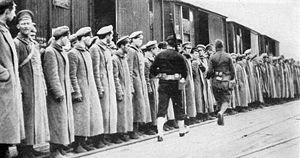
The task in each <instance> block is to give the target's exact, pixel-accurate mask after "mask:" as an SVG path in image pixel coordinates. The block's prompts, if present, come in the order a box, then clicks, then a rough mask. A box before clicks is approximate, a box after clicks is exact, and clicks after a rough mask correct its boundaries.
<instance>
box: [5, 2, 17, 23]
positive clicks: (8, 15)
mask: <svg viewBox="0 0 300 158" xmlns="http://www.w3.org/2000/svg"><path fill="white" fill-rule="evenodd" d="M5 15H6V19H7V20H8V21H12V20H13V19H14V17H15V16H16V4H14V5H13V8H12V10H10V9H6V11H5Z"/></svg>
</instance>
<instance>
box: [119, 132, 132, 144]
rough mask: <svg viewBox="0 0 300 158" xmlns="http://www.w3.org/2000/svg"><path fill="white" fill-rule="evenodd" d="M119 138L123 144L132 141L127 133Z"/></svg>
mask: <svg viewBox="0 0 300 158" xmlns="http://www.w3.org/2000/svg"><path fill="white" fill-rule="evenodd" d="M119 137H120V139H121V140H122V141H123V142H128V141H129V140H130V138H129V136H128V135H127V134H125V133H120V134H119Z"/></svg>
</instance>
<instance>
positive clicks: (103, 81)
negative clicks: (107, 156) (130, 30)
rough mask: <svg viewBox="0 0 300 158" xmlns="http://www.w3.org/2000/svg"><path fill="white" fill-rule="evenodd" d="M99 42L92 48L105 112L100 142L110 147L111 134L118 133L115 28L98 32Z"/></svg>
mask: <svg viewBox="0 0 300 158" xmlns="http://www.w3.org/2000/svg"><path fill="white" fill-rule="evenodd" d="M97 36H98V37H99V40H97V41H96V42H95V44H94V45H93V46H92V47H91V48H90V53H91V56H92V61H93V70H94V77H95V81H96V86H97V90H98V94H99V97H100V102H101V106H102V112H103V126H104V134H105V135H101V137H100V141H101V140H102V141H103V143H104V144H106V145H110V144H111V141H110V139H109V134H115V133H117V116H118V109H117V99H116V88H115V81H114V76H113V63H112V55H113V50H112V49H111V48H110V43H111V42H112V38H113V27H112V26H111V25H109V26H105V27H102V28H100V29H99V30H98V32H97Z"/></svg>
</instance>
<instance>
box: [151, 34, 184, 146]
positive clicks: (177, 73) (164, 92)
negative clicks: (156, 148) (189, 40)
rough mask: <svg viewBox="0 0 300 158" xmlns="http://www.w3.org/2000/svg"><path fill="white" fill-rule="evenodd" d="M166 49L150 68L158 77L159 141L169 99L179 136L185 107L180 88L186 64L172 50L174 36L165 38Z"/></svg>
mask: <svg viewBox="0 0 300 158" xmlns="http://www.w3.org/2000/svg"><path fill="white" fill-rule="evenodd" d="M167 42H168V49H167V50H165V51H163V52H161V53H160V54H158V55H157V56H156V58H155V60H154V62H153V65H152V66H151V68H150V73H151V74H152V75H153V76H158V77H159V88H158V94H159V103H158V114H157V131H158V137H157V140H158V141H159V142H161V141H163V125H164V123H165V116H166V114H167V109H168V105H169V99H170V98H171V99H172V101H173V106H174V112H175V117H176V119H177V120H178V126H179V136H181V137H182V136H184V134H185V128H184V118H185V109H184V105H183V103H182V99H183V98H182V90H183V89H184V86H185V85H184V84H185V78H186V77H187V66H186V64H185V61H184V57H183V56H182V55H181V54H179V53H178V52H177V51H175V50H174V47H177V43H178V42H181V40H177V41H176V38H174V36H172V35H171V36H169V37H168V38H167Z"/></svg>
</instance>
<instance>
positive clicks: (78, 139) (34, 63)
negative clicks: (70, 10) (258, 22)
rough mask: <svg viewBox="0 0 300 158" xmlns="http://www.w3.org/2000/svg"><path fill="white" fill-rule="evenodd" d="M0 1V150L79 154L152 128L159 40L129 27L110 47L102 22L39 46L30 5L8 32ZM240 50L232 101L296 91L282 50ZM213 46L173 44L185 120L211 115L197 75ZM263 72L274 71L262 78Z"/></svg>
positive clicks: (10, 11)
mask: <svg viewBox="0 0 300 158" xmlns="http://www.w3.org/2000/svg"><path fill="white" fill-rule="evenodd" d="M0 2H1V3H0V6H1V10H0V30H1V36H0V45H1V47H0V49H1V52H3V55H2V56H1V67H0V79H1V84H2V86H1V89H0V93H1V97H0V100H1V102H2V103H3V104H1V109H5V110H1V113H2V114H1V115H0V124H1V126H0V148H1V149H0V157H9V150H8V147H9V146H10V145H12V144H18V145H17V150H18V154H19V156H20V157H35V156H38V155H41V154H44V153H41V152H38V151H35V150H34V149H33V147H34V145H37V144H43V143H46V142H50V152H51V156H52V157H55V158H60V157H64V155H67V152H68V150H69V149H70V147H72V148H74V151H75V152H76V153H82V152H86V151H90V150H94V149H95V148H102V147H104V146H109V145H111V144H112V143H122V142H124V141H129V139H138V138H139V137H140V136H141V135H142V133H145V134H148V135H154V134H156V131H155V129H156V128H155V125H156V124H157V122H156V117H157V116H156V115H157V111H158V98H159V97H158V79H157V78H156V76H154V75H153V74H151V73H150V68H151V64H152V63H153V61H154V60H155V56H156V55H158V54H159V53H160V52H161V51H163V50H165V49H167V44H166V43H165V42H162V43H159V44H158V43H157V42H156V41H149V42H148V43H147V44H146V45H144V48H143V47H142V44H143V32H142V31H136V32H133V33H132V34H131V35H130V36H123V37H121V38H120V39H119V40H118V41H117V42H116V45H115V44H114V42H113V41H112V39H113V27H112V26H111V25H110V26H105V27H102V28H101V29H99V30H98V31H97V35H96V37H93V36H92V30H91V28H90V27H83V28H81V29H79V30H77V32H76V33H75V34H73V35H71V36H70V33H69V32H70V30H69V28H68V27H67V26H61V27H57V28H55V29H54V30H53V34H52V36H53V37H52V38H51V40H50V42H49V45H48V47H47V48H46V49H45V50H43V51H42V52H43V53H41V49H40V48H39V47H38V44H37V42H36V41H35V40H34V36H35V33H36V28H35V27H34V24H33V22H32V18H33V14H32V12H31V11H29V10H23V11H20V12H19V13H18V14H17V20H18V25H17V28H18V29H19V30H20V32H19V34H18V35H17V37H16V38H15V39H12V37H11V35H10V33H9V31H8V27H7V25H6V22H8V21H11V20H12V19H13V17H14V16H15V13H14V12H15V4H14V2H13V1H12V0H6V1H3V2H2V1H0ZM167 41H168V39H167ZM70 43H71V47H70V45H69V44H70ZM142 50H143V51H142ZM249 52H250V51H248V52H246V53H245V54H246V56H243V55H238V56H237V57H236V60H234V61H236V64H235V65H236V66H235V67H236V71H237V74H239V75H237V77H236V83H237V84H236V89H235V93H236V95H235V98H236V99H233V101H232V108H236V107H247V106H248V103H253V102H255V101H260V102H263V101H264V100H266V99H268V98H289V97H294V96H296V95H299V66H296V65H295V63H294V62H293V61H290V60H288V61H286V60H283V58H282V57H280V58H278V59H277V60H276V58H274V60H272V61H271V60H267V58H263V59H264V60H263V62H258V61H257V60H258V59H261V58H258V57H256V56H255V55H253V54H252V53H251V52H250V53H249ZM213 53H214V51H213V46H212V45H207V46H204V45H197V47H196V48H192V44H191V43H189V42H187V43H184V44H183V45H182V48H181V54H182V55H183V57H184V59H185V64H186V67H187V70H186V71H187V77H186V84H185V88H184V90H183V96H184V99H183V104H184V106H185V113H186V114H187V119H186V121H185V122H186V125H191V124H193V123H198V122H200V121H203V120H207V119H213V118H212V117H211V115H214V112H215V111H218V109H217V108H216V107H214V106H215V105H216V101H215V98H214V96H213V94H212V89H211V82H210V80H208V79H206V77H205V76H206V71H207V67H208V60H209V57H210V56H211V55H212V54H213ZM233 58H234V56H233ZM256 59H257V60H256ZM264 72H267V73H264ZM272 72H273V73H272ZM265 74H268V75H270V76H272V74H273V76H277V77H274V78H276V79H275V80H271V79H269V78H270V77H268V76H267V77H264V75H265ZM291 78H292V79H291ZM273 82H274V83H273ZM257 83H258V84H257ZM277 83H278V84H280V86H278V84H277ZM274 85H275V86H274ZM243 90H244V91H245V93H241V91H243ZM238 91H239V92H238ZM237 100H239V102H236V101H237ZM169 104H170V105H172V101H171V100H170V102H169ZM240 109H244V108H240ZM167 117H168V120H169V121H168V122H167V123H166V124H165V126H164V127H165V128H164V129H165V130H170V129H173V128H178V125H177V124H176V121H175V116H174V109H173V106H168V113H167ZM70 144H71V145H70Z"/></svg>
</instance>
